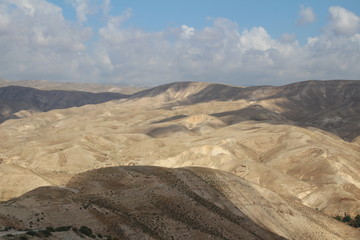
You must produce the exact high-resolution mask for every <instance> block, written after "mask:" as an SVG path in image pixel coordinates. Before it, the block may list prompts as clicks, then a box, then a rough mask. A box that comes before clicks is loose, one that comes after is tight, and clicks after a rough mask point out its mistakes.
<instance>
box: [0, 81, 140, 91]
mask: <svg viewBox="0 0 360 240" xmlns="http://www.w3.org/2000/svg"><path fill="white" fill-rule="evenodd" d="M8 86H21V87H30V88H36V89H39V90H63V91H81V92H91V93H101V92H113V93H122V94H128V95H131V94H134V93H137V92H139V91H142V90H145V89H146V88H144V87H135V86H116V85H110V84H95V83H73V82H55V81H47V80H17V81H13V80H5V79H0V87H8Z"/></svg>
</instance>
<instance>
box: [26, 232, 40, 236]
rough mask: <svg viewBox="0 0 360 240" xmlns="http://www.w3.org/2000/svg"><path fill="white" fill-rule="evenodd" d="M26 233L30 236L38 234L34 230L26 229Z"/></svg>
mask: <svg viewBox="0 0 360 240" xmlns="http://www.w3.org/2000/svg"><path fill="white" fill-rule="evenodd" d="M26 234H27V235H30V236H37V237H38V236H39V234H38V233H37V232H35V231H27V232H26Z"/></svg>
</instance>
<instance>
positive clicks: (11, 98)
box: [0, 80, 360, 140]
mask: <svg viewBox="0 0 360 240" xmlns="http://www.w3.org/2000/svg"><path fill="white" fill-rule="evenodd" d="M37 84H39V83H37ZM76 86H77V85H76ZM123 98H129V99H130V100H134V99H141V98H145V99H148V98H152V99H157V100H160V101H161V102H167V103H168V105H169V106H176V105H189V104H196V103H203V102H210V101H236V100H247V101H250V102H252V103H259V104H258V107H257V108H254V107H253V106H254V105H255V104H252V107H250V108H249V109H248V110H247V112H246V113H245V112H244V111H243V109H239V112H236V111H233V112H228V113H222V112H219V113H215V114H218V115H223V116H225V115H227V116H232V118H235V119H241V118H245V119H246V118H253V119H252V120H277V121H280V122H284V123H289V122H292V123H293V124H297V125H299V126H314V127H317V128H320V129H323V130H326V131H329V132H332V133H335V134H336V135H338V136H340V137H342V138H344V139H346V140H353V139H354V138H355V137H357V136H358V135H360V129H359V128H358V127H357V122H358V121H359V120H360V117H359V116H360V114H359V113H360V101H359V99H360V83H359V82H358V81H344V80H333V81H306V82H299V83H293V84H289V85H285V86H280V87H274V86H258V87H246V88H245V87H235V86H228V85H222V84H209V83H194V82H181V83H170V84H166V85H162V86H159V87H155V88H152V89H147V90H143V91H140V92H138V93H134V94H132V95H126V94H120V93H105V92H103V93H97V94H93V93H81V92H78V91H70V92H68V91H60V90H57V91H39V90H36V89H32V88H25V87H23V88H22V87H3V88H0V110H1V112H2V115H1V118H0V122H1V121H4V120H6V119H9V118H17V117H19V116H16V115H14V113H16V112H18V111H21V110H31V111H49V110H52V109H61V108H69V107H77V106H82V105H85V104H98V103H102V102H106V101H110V100H115V99H123ZM266 102H270V103H271V104H272V105H273V106H276V108H277V110H278V109H281V111H276V110H275V111H274V110H272V109H267V108H266V106H265V107H264V106H263V105H262V104H261V103H266ZM20 115H21V114H20ZM228 118H230V117H228ZM250 120H251V119H250Z"/></svg>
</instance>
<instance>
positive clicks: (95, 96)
mask: <svg viewBox="0 0 360 240" xmlns="http://www.w3.org/2000/svg"><path fill="white" fill-rule="evenodd" d="M127 97H128V95H125V94H121V93H110V92H104V93H88V92H79V91H63V90H49V91H43V90H38V89H35V88H28V87H20V86H8V87H1V88H0V122H3V121H5V120H7V119H10V118H17V117H21V113H18V112H20V111H22V110H25V111H27V112H28V114H27V115H29V114H31V113H29V111H30V112H44V111H49V110H52V109H61V108H71V107H79V106H83V105H86V104H99V103H103V102H107V101H110V100H115V99H122V98H127ZM25 111H23V113H22V114H26V113H24V112H25ZM16 113H18V114H16Z"/></svg>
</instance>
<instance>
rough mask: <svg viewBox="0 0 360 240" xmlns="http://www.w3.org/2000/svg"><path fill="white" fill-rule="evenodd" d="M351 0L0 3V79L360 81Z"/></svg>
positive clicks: (355, 5)
mask: <svg viewBox="0 0 360 240" xmlns="http://www.w3.org/2000/svg"><path fill="white" fill-rule="evenodd" d="M359 16H360V1H358V0H341V1H340V0H326V1H324V0H304V1H298V0H291V1H289V0H276V1H269V0H257V1H254V0H241V1H239V0H221V1H220V0H211V1H210V0H196V1H194V0H192V1H189V0H181V1H175V0H174V1H169V0H152V1H148V0H112V1H111V0H0V78H3V79H10V80H50V81H67V82H83V83H113V84H121V85H145V86H153V85H158V84H163V83H168V82H176V81H208V82H218V83H226V84H233V85H242V86H249V85H282V84H286V83H290V82H296V81H303V80H310V79H319V80H326V79H356V80H360V67H359V66H360V17H359Z"/></svg>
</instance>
